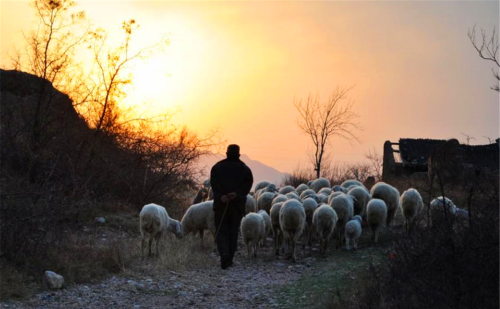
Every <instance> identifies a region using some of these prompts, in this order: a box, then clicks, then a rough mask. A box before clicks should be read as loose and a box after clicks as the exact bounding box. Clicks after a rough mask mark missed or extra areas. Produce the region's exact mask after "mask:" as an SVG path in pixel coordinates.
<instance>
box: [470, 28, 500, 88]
mask: <svg viewBox="0 0 500 309" xmlns="http://www.w3.org/2000/svg"><path fill="white" fill-rule="evenodd" d="M480 30H481V39H480V41H478V40H477V37H476V25H474V27H473V28H472V30H471V29H469V31H468V33H467V35H468V36H469V39H470V41H471V43H472V46H474V48H475V49H476V51H477V52H478V53H479V57H481V58H482V59H484V60H488V61H492V62H493V63H494V64H495V66H496V68H497V70H495V68H492V69H491V70H492V71H493V76H494V77H495V79H496V81H497V82H496V84H495V85H493V86H492V87H491V89H493V90H495V91H497V92H500V84H499V83H500V73H499V72H498V68H500V58H499V55H498V50H499V48H500V43H499V42H498V36H497V34H496V29H495V28H493V33H492V34H491V38H487V36H486V31H485V30H484V29H483V28H481V29H480Z"/></svg>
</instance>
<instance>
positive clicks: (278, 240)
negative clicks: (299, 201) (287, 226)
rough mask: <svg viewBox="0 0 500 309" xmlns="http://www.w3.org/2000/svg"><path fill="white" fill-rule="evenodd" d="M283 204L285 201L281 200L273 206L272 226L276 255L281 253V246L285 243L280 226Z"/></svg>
mask: <svg viewBox="0 0 500 309" xmlns="http://www.w3.org/2000/svg"><path fill="white" fill-rule="evenodd" d="M283 204H284V203H283V202H279V203H276V204H274V205H273V206H272V207H271V215H270V217H271V228H272V230H273V238H274V250H275V252H276V255H279V251H280V248H281V246H282V244H283V233H282V232H281V226H280V209H281V206H283Z"/></svg>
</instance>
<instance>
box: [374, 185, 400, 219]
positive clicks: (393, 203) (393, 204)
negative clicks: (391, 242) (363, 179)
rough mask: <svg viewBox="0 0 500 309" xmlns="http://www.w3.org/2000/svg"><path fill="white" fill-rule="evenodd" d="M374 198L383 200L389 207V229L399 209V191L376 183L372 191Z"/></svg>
mask: <svg viewBox="0 0 500 309" xmlns="http://www.w3.org/2000/svg"><path fill="white" fill-rule="evenodd" d="M370 193H371V196H372V198H377V199H381V200H383V201H384V202H385V205H386V206H387V219H386V220H387V222H386V225H387V227H389V226H390V224H391V222H392V220H393V219H394V216H395V214H396V210H397V209H398V207H399V191H398V189H396V188H394V187H393V186H391V185H389V184H386V183H385V182H378V183H376V184H375V185H374V186H373V187H372V190H371V192H370Z"/></svg>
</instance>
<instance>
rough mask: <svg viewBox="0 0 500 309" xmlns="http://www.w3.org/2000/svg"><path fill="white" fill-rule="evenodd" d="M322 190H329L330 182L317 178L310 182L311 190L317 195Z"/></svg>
mask: <svg viewBox="0 0 500 309" xmlns="http://www.w3.org/2000/svg"><path fill="white" fill-rule="evenodd" d="M323 188H330V181H329V180H328V179H326V178H318V179H316V180H314V181H313V182H312V186H311V189H313V190H314V192H316V193H318V192H319V190H321V189H323Z"/></svg>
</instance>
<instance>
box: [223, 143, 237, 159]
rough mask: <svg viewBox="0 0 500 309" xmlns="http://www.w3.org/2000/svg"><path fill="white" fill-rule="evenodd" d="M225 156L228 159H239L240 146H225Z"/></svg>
mask: <svg viewBox="0 0 500 309" xmlns="http://www.w3.org/2000/svg"><path fill="white" fill-rule="evenodd" d="M226 155H227V158H228V159H238V158H239V157H240V146H238V145H236V144H231V145H229V146H227V151H226Z"/></svg>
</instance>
